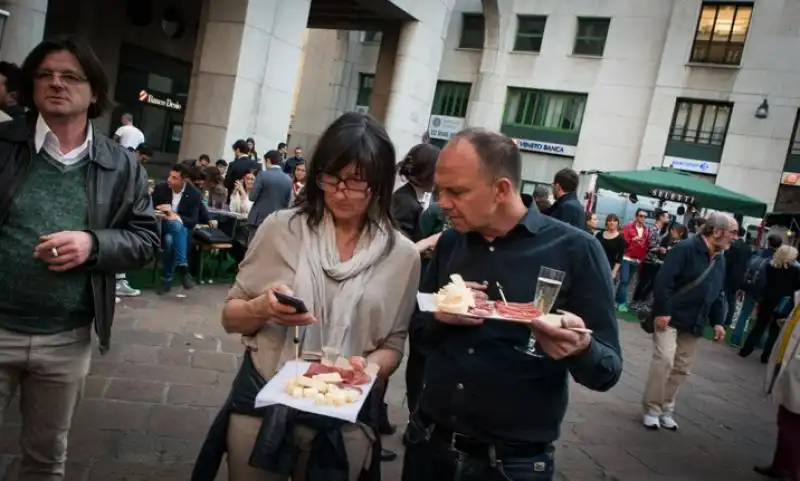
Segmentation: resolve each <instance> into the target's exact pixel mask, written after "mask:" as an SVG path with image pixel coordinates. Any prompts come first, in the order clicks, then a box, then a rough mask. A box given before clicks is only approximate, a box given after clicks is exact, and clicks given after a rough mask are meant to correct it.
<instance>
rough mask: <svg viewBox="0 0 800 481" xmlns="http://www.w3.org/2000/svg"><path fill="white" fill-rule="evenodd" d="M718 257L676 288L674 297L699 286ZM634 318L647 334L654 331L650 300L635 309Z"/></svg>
mask: <svg viewBox="0 0 800 481" xmlns="http://www.w3.org/2000/svg"><path fill="white" fill-rule="evenodd" d="M719 257H720V256H716V257H715V258H714V259H713V260H712V261H711V262H709V264H708V267H706V269H705V270H704V271H703V272H702V273H701V274H700V275H699V276H697V278H696V279H695V280H693V281H692V282H690V283H688V284H686V285H685V286H683V287H681V288H680V289H678V291H677V292H675V294H674V297H680V296H682V295H684V294H686V293H687V292H689V291H691V290H692V289H694V288H695V287H697V286H699V285H700V284H701V283H702V282H703V281H704V280H705V278H706V277H708V274H710V273H711V270H712V269H714V266H715V265H716V262H717V259H718V258H719ZM636 318H637V319H639V326H641V328H642V330H643V331H644V332H646V333H648V334H653V333H654V332H656V319H655V316H653V304H652V302H651V303H646V304H643V305H642V307H640V308H639V309H638V310H637V311H636Z"/></svg>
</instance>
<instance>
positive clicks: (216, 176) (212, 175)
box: [203, 166, 222, 185]
mask: <svg viewBox="0 0 800 481" xmlns="http://www.w3.org/2000/svg"><path fill="white" fill-rule="evenodd" d="M203 175H205V180H206V182H208V183H210V184H214V185H217V184H221V183H222V174H220V173H219V169H218V168H216V167H212V166H208V167H206V168H205V169H203Z"/></svg>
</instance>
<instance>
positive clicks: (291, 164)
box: [283, 147, 306, 175]
mask: <svg viewBox="0 0 800 481" xmlns="http://www.w3.org/2000/svg"><path fill="white" fill-rule="evenodd" d="M305 161H306V159H304V158H303V148H302V147H295V148H294V157H289V158H288V159H286V162H284V163H283V171H284V172H285V173H286V174H288V175H292V174H294V168H295V167H297V164H303V163H305Z"/></svg>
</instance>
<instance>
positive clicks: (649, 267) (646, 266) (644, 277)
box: [633, 262, 661, 302]
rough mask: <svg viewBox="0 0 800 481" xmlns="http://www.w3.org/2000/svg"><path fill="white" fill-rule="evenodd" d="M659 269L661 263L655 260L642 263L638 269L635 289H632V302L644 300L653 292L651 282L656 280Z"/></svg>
mask: <svg viewBox="0 0 800 481" xmlns="http://www.w3.org/2000/svg"><path fill="white" fill-rule="evenodd" d="M660 269H661V264H656V263H655V262H644V263H642V269H641V270H640V271H639V282H638V283H637V284H636V289H634V291H633V301H634V302H645V301H647V298H648V297H650V294H651V293H652V292H653V284H654V282H655V280H656V274H658V271H659V270H660Z"/></svg>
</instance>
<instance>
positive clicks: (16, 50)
mask: <svg viewBox="0 0 800 481" xmlns="http://www.w3.org/2000/svg"><path fill="white" fill-rule="evenodd" d="M0 10H5V11H7V12H8V13H10V14H11V16H10V17H9V18H8V21H7V22H6V26H5V31H4V32H3V39H2V40H3V43H2V45H0V60H4V61H6V62H13V63H15V64H17V65H19V64H21V63H22V61H23V60H25V57H27V56H28V53H30V51H31V50H33V47H35V46H36V45H38V44H39V42H41V41H42V37H44V23H45V18H46V17H47V0H0Z"/></svg>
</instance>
